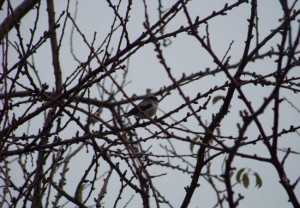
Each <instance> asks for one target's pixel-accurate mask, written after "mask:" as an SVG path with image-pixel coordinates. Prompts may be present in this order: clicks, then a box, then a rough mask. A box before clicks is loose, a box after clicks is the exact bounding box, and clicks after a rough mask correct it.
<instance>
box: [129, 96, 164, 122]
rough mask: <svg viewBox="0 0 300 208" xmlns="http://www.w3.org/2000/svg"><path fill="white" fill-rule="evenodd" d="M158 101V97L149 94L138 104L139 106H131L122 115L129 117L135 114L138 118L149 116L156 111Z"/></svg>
mask: <svg viewBox="0 0 300 208" xmlns="http://www.w3.org/2000/svg"><path fill="white" fill-rule="evenodd" d="M158 103H159V101H158V99H157V98H156V97H155V96H153V95H151V96H149V97H147V98H146V99H144V100H143V101H141V102H140V103H139V104H138V107H139V108H137V107H134V108H132V109H131V110H130V111H128V112H127V113H125V114H124V116H125V117H129V116H132V115H135V116H137V117H139V118H150V117H152V116H153V115H154V114H155V113H156V111H157V106H158Z"/></svg>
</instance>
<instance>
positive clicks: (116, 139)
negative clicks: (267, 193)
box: [0, 0, 300, 208]
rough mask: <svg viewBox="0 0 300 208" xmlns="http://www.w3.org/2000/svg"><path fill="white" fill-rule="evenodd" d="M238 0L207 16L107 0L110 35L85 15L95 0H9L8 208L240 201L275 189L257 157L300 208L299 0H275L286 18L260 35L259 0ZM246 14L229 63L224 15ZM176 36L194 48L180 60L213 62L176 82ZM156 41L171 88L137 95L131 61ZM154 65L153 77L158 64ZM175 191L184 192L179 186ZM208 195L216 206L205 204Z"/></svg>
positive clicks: (5, 32)
mask: <svg viewBox="0 0 300 208" xmlns="http://www.w3.org/2000/svg"><path fill="white" fill-rule="evenodd" d="M230 2H231V3H226V4H225V5H220V4H221V3H220V2H219V3H218V4H219V5H220V7H218V8H215V10H214V11H212V12H211V13H210V14H208V15H206V16H203V14H196V15H195V14H194V13H192V12H191V11H192V5H193V2H190V1H187V0H186V1H185V0H178V1H173V2H172V3H170V2H168V3H165V2H163V1H157V2H155V6H156V8H157V9H156V10H155V11H154V10H153V9H151V8H149V7H151V6H153V5H154V1H146V0H144V1H130V0H129V1H110V0H107V1H106V2H104V1H103V2H101V5H102V7H103V8H104V10H105V11H107V13H105V14H101V15H102V18H103V19H109V20H108V22H110V25H109V27H108V28H109V29H107V27H104V24H103V23H100V22H101V19H99V20H98V19H92V16H91V19H92V20H90V21H89V22H86V24H87V25H88V24H95V25H97V27H98V28H100V29H99V31H100V30H101V32H100V35H99V31H98V32H95V33H94V34H93V36H92V38H90V37H91V36H90V34H86V32H85V30H84V29H82V25H80V24H79V22H80V18H82V16H80V15H78V14H79V13H80V11H81V9H82V8H81V5H83V4H89V3H91V2H89V1H84V2H82V1H79V2H76V3H75V2H73V1H66V2H64V3H65V7H64V8H61V7H59V8H58V7H55V5H54V3H58V2H54V1H53V0H47V1H36V0H24V1H23V2H22V3H20V4H19V5H14V4H13V2H12V1H10V0H7V1H1V9H2V16H3V17H4V14H5V15H6V18H5V19H3V21H2V23H1V26H0V39H1V57H2V60H1V64H2V68H3V71H1V77H0V81H1V85H0V86H1V93H0V99H1V103H2V107H1V112H0V114H1V115H0V123H1V132H0V138H1V143H0V158H1V169H0V176H1V177H0V181H1V182H0V186H1V188H0V192H1V200H0V201H1V203H0V205H1V207H179V206H181V207H189V206H192V207H195V206H197V205H198V206H200V204H201V205H202V206H203V207H230V208H234V207H239V206H240V207H242V206H243V205H242V203H243V201H244V200H246V199H247V198H249V197H250V198H251V195H247V191H245V190H246V189H247V188H248V187H249V185H250V184H255V186H256V187H257V188H260V187H262V186H263V181H264V177H263V176H262V175H263V174H262V172H260V171H259V170H257V169H253V168H252V167H251V165H250V164H249V165H248V161H251V162H254V163H255V164H257V166H259V167H261V169H260V170H263V169H264V167H265V166H266V165H268V167H269V166H270V167H272V168H271V171H272V173H273V174H277V176H276V177H274V178H273V179H272V180H273V181H274V182H275V183H277V182H278V181H279V182H280V186H281V189H282V190H283V191H284V192H285V193H286V195H287V200H286V202H284V203H286V204H290V205H291V206H292V207H295V208H299V207H300V204H299V190H300V188H299V180H300V173H299V168H298V169H297V171H298V172H297V171H296V177H294V176H291V175H290V174H291V172H290V169H289V168H288V167H287V166H288V165H287V164H290V163H291V164H292V166H297V165H298V164H299V154H300V151H299V148H298V147H299V128H300V123H299V119H292V120H291V121H290V122H287V121H285V120H284V119H283V117H284V114H288V115H296V116H295V117H299V113H300V109H299V106H298V104H299V103H298V104H297V99H298V100H299V98H297V93H298V92H299V91H300V84H299V79H300V73H299V65H300V57H299V40H300V29H299V28H300V26H299V15H300V6H299V2H298V1H296V0H295V1H287V0H279V2H276V3H277V4H278V5H280V6H281V11H282V15H281V18H280V19H279V20H278V21H277V25H276V27H274V28H273V29H272V30H271V31H268V32H267V33H266V32H264V33H263V34H262V33H261V31H262V30H261V27H262V26H261V25H260V23H261V22H260V21H261V20H260V17H261V13H260V12H259V11H260V10H259V6H260V3H261V2H260V1H257V0H251V1H249V2H248V1H247V0H239V1H236V2H232V1H230ZM273 3H274V2H273ZM60 4H61V2H60ZM165 4H167V5H165ZM203 4H204V3H203ZM222 4H224V3H222ZM270 4H271V3H270ZM137 5H139V6H140V7H139V8H142V9H143V19H142V20H141V22H142V27H141V28H142V29H141V30H140V31H139V33H138V34H136V30H134V32H132V31H133V27H137V26H135V25H133V23H132V22H134V19H135V18H138V17H137V16H135V15H136V14H135V13H134V12H133V10H134V9H133V8H135V7H136V6H137ZM245 8H246V9H245ZM101 9H102V8H101ZM243 9H245V10H246V11H247V12H248V13H249V15H247V19H243V18H241V19H240V21H243V22H247V25H246V26H245V28H246V29H247V31H246V33H245V34H242V33H241V34H240V36H242V38H243V39H244V44H243V45H242V46H240V47H239V51H238V53H237V54H239V55H238V56H237V55H234V52H233V47H235V46H236V43H235V41H236V40H235V39H232V40H231V42H228V43H226V44H227V47H226V48H227V49H226V50H225V53H223V54H222V55H219V54H220V53H219V51H218V50H217V47H216V46H215V41H216V39H215V38H214V37H212V36H215V34H212V33H211V28H212V27H214V26H215V25H214V21H215V20H219V19H224V21H226V16H228V15H231V14H232V13H234V12H236V11H239V10H243ZM99 10H100V8H99ZM45 11H47V12H45ZM109 14H110V15H109ZM90 15H92V14H90ZM198 15H199V16H198ZM26 18H29V19H26ZM179 18H181V20H183V21H182V22H183V23H182V22H181V21H179V22H180V23H179V22H177V21H178V20H179ZM46 21H48V23H47V25H48V26H47V27H46ZM25 23H30V24H25ZM227 24H231V23H230V22H228V23H227ZM29 25H30V26H29ZM139 26H141V25H139ZM45 28H46V29H45ZM224 28H226V27H224ZM103 31H104V32H103ZM105 31H107V32H105ZM218 38H222V34H218ZM178 39H183V40H184V41H193V44H194V46H193V47H194V48H193V49H189V50H188V51H184V50H185V49H182V50H183V51H181V52H182V53H187V54H189V53H197V52H196V51H198V52H199V54H200V53H201V54H206V55H205V56H202V58H203V57H207V58H208V59H210V62H211V63H212V64H211V65H209V66H206V67H200V68H197V69H194V70H193V71H191V72H190V71H186V72H184V70H183V71H181V72H180V73H182V75H181V76H178V72H177V71H176V69H175V67H173V62H172V59H170V58H168V55H169V53H168V49H169V48H172V47H173V46H174V45H175V44H176V43H177V42H178V41H179V40H178ZM147 47H148V48H149V47H150V48H152V49H154V50H153V51H152V52H151V53H152V55H153V56H156V61H157V62H158V63H159V67H160V73H159V74H157V75H155V76H157V77H160V76H164V77H166V78H167V80H168V82H166V83H165V82H161V85H160V86H157V85H154V86H153V88H151V89H147V90H146V88H147V87H146V86H141V87H142V88H143V89H145V93H144V94H140V95H136V94H133V93H131V92H129V91H128V88H127V87H128V86H129V85H130V81H132V82H134V81H135V80H129V73H130V71H131V70H132V68H131V67H130V61H132V60H135V59H136V57H135V54H137V53H140V52H141V51H142V50H143V49H145V48H147ZM81 50H83V51H84V54H85V55H84V56H83V57H82V56H81V55H78V54H81V53H80V52H81ZM194 50H195V52H194ZM45 51H47V52H46V53H45ZM235 54H236V53H235ZM233 56H235V57H234V58H233ZM36 57H38V59H39V60H38V61H37V60H36V59H37V58H36ZM70 57H71V58H70ZM199 57H200V55H199ZM178 58H179V59H182V62H186V63H188V61H187V60H185V59H184V58H182V57H178ZM233 59H234V60H233ZM48 60H51V62H52V66H51V67H50V66H49V65H46V64H45V63H46V61H48ZM144 65H145V67H144V69H141V70H144V71H142V73H145V72H146V71H150V70H151V69H150V68H147V64H144ZM263 67H267V68H268V69H267V70H266V69H263ZM49 69H51V71H49ZM152 73H156V71H153V72H152ZM136 77H137V78H138V79H139V80H140V81H141V82H143V81H144V80H146V79H148V78H147V76H136ZM207 80H208V81H207ZM154 82H155V80H153V83H154ZM202 83H206V86H205V87H202V89H201V90H200V88H199V86H200V84H202ZM149 95H154V96H156V97H158V99H159V100H160V102H161V105H160V108H159V114H158V115H159V116H158V115H157V116H154V117H152V118H147V119H142V120H141V119H138V118H125V117H124V116H123V115H124V114H125V113H126V112H127V110H128V109H127V108H128V107H130V106H136V101H140V100H142V99H144V98H146V97H147V96H149ZM167 100H169V101H168V102H169V107H168V108H166V107H163V106H164V105H163V103H164V102H165V101H167ZM174 101H176V102H174ZM216 106H218V107H217V108H216ZM266 121H267V122H266ZM228 129H230V130H228ZM290 138H293V140H291V139H290ZM296 142H297V143H296ZM295 143H296V144H297V145H298V146H297V145H296V146H295ZM258 149H260V150H261V151H256V150H258ZM238 161H241V162H242V164H244V165H243V166H241V165H240V163H238ZM298 166H299V165H298ZM170 175H172V177H169V176H170ZM166 178H167V179H166ZM183 178H184V180H183ZM181 179H182V180H181ZM164 180H166V181H164ZM167 181H168V182H167ZM170 183H171V184H170ZM176 183H178V184H184V186H181V187H180V190H173V189H172V188H171V187H172V184H176ZM176 187H177V186H176ZM167 190H168V191H167ZM207 190H209V192H210V193H213V196H211V197H212V198H213V200H211V199H207V200H206V201H205V202H204V201H203V199H205V196H204V198H203V196H202V195H201V193H205V191H207ZM198 191H200V192H201V191H202V192H201V193H198ZM297 191H298V194H297ZM168 192H170V193H168ZM177 192H178V193H180V197H181V198H180V199H178V198H176V200H175V199H174V195H175V193H177Z"/></svg>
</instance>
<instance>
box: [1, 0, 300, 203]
mask: <svg viewBox="0 0 300 208" xmlns="http://www.w3.org/2000/svg"><path fill="white" fill-rule="evenodd" d="M155 2H156V1H148V9H149V11H148V12H149V16H150V20H151V22H152V23H153V22H155V21H156V20H157V19H158V14H157V11H156V10H157V4H156V3H155ZM162 2H163V3H164V4H165V1H162ZM167 2H168V3H170V2H171V3H172V2H173V1H167ZM225 2H229V4H230V3H232V2H234V1H223V0H211V1H208V0H195V1H192V2H190V3H189V4H188V9H189V12H190V14H191V15H192V17H193V18H195V17H196V16H199V17H200V19H201V18H203V17H206V16H207V15H209V14H211V13H212V12H213V11H214V10H219V9H221V8H223V7H224V4H225ZM19 3H20V1H13V2H12V4H13V5H18V4H19ZM54 3H55V6H56V8H57V12H56V17H58V16H59V15H60V13H61V12H62V11H63V10H65V8H66V1H63V0H59V1H55V2H54ZM171 3H170V4H171ZM299 5H300V4H299V3H298V5H297V6H298V7H299ZM42 8H43V9H42V11H44V12H43V13H41V14H40V15H41V19H40V20H39V25H40V27H39V34H40V35H42V34H43V32H44V31H45V30H47V28H48V22H47V13H46V5H45V2H43V3H42ZM71 8H72V9H71V15H73V13H72V12H74V8H75V1H72V3H71ZM168 8H169V7H168V6H167V5H165V9H168ZM249 14H250V4H244V5H243V6H240V7H239V8H238V9H233V10H232V11H230V12H229V13H228V15H227V16H222V17H218V18H215V19H213V20H212V21H210V22H209V31H210V38H211V43H212V47H213V49H214V51H215V53H216V54H217V55H218V56H219V57H223V56H224V54H225V52H226V51H227V49H228V47H229V45H230V43H231V42H232V41H234V43H233V45H232V48H231V51H230V56H231V59H230V63H231V64H233V63H237V62H238V61H239V60H240V58H241V53H242V51H243V46H244V41H245V39H246V33H247V29H248V22H247V19H248V18H249ZM34 15H35V12H31V13H30V14H29V15H28V16H27V17H25V18H24V20H22V24H21V30H22V31H23V35H24V36H25V37H24V40H25V41H26V32H27V33H28V36H27V38H29V37H30V36H29V35H30V34H29V32H28V31H29V28H30V27H32V25H33V22H32V18H34ZM258 15H259V28H260V34H259V35H260V36H259V37H260V40H261V39H263V38H264V37H266V36H267V35H268V34H269V33H270V31H271V30H272V29H274V28H276V27H277V26H278V25H279V21H278V20H279V18H281V17H282V10H281V6H280V4H279V1H271V0H262V1H258ZM4 17H5V11H1V13H0V19H3V18H4ZM112 18H113V13H112V10H111V9H109V8H108V6H107V3H106V1H101V0H88V1H79V5H78V14H77V20H76V21H77V24H78V26H79V28H80V30H81V31H83V32H84V33H85V36H86V38H87V40H89V41H92V38H93V35H94V32H95V31H96V32H97V40H98V41H99V43H98V44H96V46H99V45H100V44H101V43H102V41H103V38H104V37H105V36H106V35H107V33H108V32H109V30H110V26H111V23H112ZM144 21H145V16H144V7H143V4H142V1H134V3H133V7H132V11H131V17H130V23H129V28H128V31H129V37H130V40H131V41H134V40H135V38H137V37H139V36H140V35H141V33H142V31H143V30H144V27H143V22H144ZM181 25H187V20H186V18H185V16H184V15H183V13H181V14H179V15H178V17H176V21H173V22H172V23H171V24H170V25H169V26H168V27H167V28H166V32H168V31H172V30H175V29H176V28H179V27H180V26H181ZM67 28H68V29H67V32H66V34H65V38H64V45H63V50H61V53H60V56H61V58H62V61H61V66H62V70H63V76H64V78H66V77H68V76H69V75H70V74H71V73H72V72H73V70H74V69H75V68H76V67H77V65H78V64H77V63H76V62H75V61H74V60H73V59H72V56H71V55H70V47H69V41H70V29H71V24H69V25H68V27H67ZM199 30H200V32H201V33H202V34H204V31H205V27H204V26H200V29H199ZM294 32H295V33H296V32H297V27H295V29H294ZM14 34H15V32H14V31H12V32H11V33H10V37H9V38H10V39H11V40H14V39H15V40H17V39H16V38H14ZM59 34H60V33H58V35H59ZM38 38H39V37H38V36H37V37H36V39H38ZM279 39H280V36H277V37H276V38H275V39H274V42H272V43H270V44H268V45H267V46H269V45H271V44H273V45H274V46H275V40H279ZM27 41H28V40H27ZM73 41H74V51H75V54H76V56H77V57H78V58H79V59H80V60H81V61H85V60H86V59H87V57H88V55H89V49H88V48H87V47H86V46H85V44H84V43H83V41H82V39H81V37H79V36H78V35H77V34H76V35H75V36H74V40H73ZM113 41H117V37H115V39H114V40H113ZM171 41H172V44H171V45H170V46H168V47H166V48H163V52H164V55H165V59H166V61H167V64H168V65H169V66H170V67H171V69H172V73H173V74H174V76H175V77H177V78H179V77H181V76H182V74H183V73H185V74H187V75H188V74H190V73H194V72H198V71H205V69H206V68H215V67H216V65H215V63H213V61H212V58H211V57H210V56H209V54H207V52H205V50H204V49H203V48H201V46H200V44H199V43H198V42H197V41H196V40H195V39H194V38H192V37H189V36H187V35H186V34H182V35H178V36H177V37H176V38H173V39H171ZM267 46H266V47H265V49H262V51H267V50H268V49H269V48H268V47H267ZM49 47H50V44H46V45H44V46H43V47H41V48H40V49H39V51H38V53H37V54H36V55H35V62H36V65H37V66H38V67H39V69H38V70H40V75H41V79H42V82H43V83H44V82H47V83H48V84H49V85H50V86H51V87H53V86H54V82H53V80H54V77H53V73H52V70H53V69H52V60H51V55H50V50H49ZM156 55H157V54H156V53H154V47H153V45H151V44H149V45H146V46H144V47H143V48H142V49H140V50H139V51H138V52H137V53H136V54H134V55H133V56H132V57H131V58H130V62H129V74H128V80H130V84H128V85H127V86H126V88H125V91H126V93H127V94H128V95H130V96H131V95H133V94H137V95H143V94H145V92H146V90H147V89H151V90H152V91H153V92H156V91H158V90H159V89H160V88H161V87H163V86H166V85H168V84H170V83H171V81H170V79H169V77H168V76H167V74H166V73H165V71H164V69H163V67H162V66H161V65H160V63H159V60H158V59H157V57H156ZM15 60H17V55H16V54H15V53H14V52H13V51H11V59H10V61H11V62H10V66H11V65H13V64H14V63H15ZM93 67H94V68H96V67H97V64H96V63H95V64H94V65H92V68H93ZM274 67H276V63H274V60H264V61H262V62H260V63H257V64H249V66H248V67H247V70H249V71H251V70H253V71H254V70H259V72H261V71H263V72H262V74H267V73H269V72H271V71H274ZM292 73H295V74H296V75H298V76H299V73H300V72H299V71H295V70H294V71H293V72H292ZM120 80H121V79H120ZM225 80H226V77H225V75H224V74H219V75H218V76H216V77H214V78H212V77H208V78H204V79H201V80H200V81H197V82H195V83H194V84H192V85H189V86H186V87H183V90H184V92H185V93H186V94H187V95H189V96H191V97H193V96H195V94H196V93H198V92H201V93H204V92H207V91H208V90H209V89H210V88H212V87H213V86H214V85H218V84H221V83H224V81H225ZM271 89H272V87H266V88H264V89H262V88H260V90H257V88H254V87H248V90H247V91H246V95H247V97H248V98H249V99H251V100H252V101H253V106H254V107H258V106H259V105H260V104H261V103H262V102H263V97H265V96H267V95H268V93H269V92H270V91H271ZM223 93H224V94H225V92H223ZM219 94H221V92H219V93H218V94H216V95H219ZM224 94H223V95H224ZM95 96H97V93H96V92H95ZM118 96H119V99H120V100H121V99H122V95H121V94H119V95H118ZM282 96H286V97H287V98H288V99H289V100H290V101H291V102H293V104H294V105H295V106H298V107H299V106H300V98H299V96H295V94H291V93H290V92H286V91H282ZM92 97H93V96H92ZM238 102H239V101H238V100H237V99H235V100H234V101H233V104H232V105H234V104H236V103H238ZM182 103H184V100H183V99H182V98H180V96H178V94H177V93H172V94H171V95H170V96H168V97H166V98H165V99H164V100H163V101H162V102H161V103H160V108H161V109H162V110H163V111H166V112H168V111H169V110H172V109H174V108H176V107H178V106H179V105H181V104H182ZM237 105H238V104H237ZM238 106H239V105H238ZM239 107H240V108H244V106H243V105H242V104H241V106H239ZM219 108H220V105H218V104H217V105H212V104H211V105H209V108H208V109H207V110H206V111H204V112H202V113H201V118H202V119H203V120H204V121H210V120H211V115H212V113H216V112H218V110H219ZM285 109H288V110H285ZM187 111H188V109H185V110H184V111H183V112H181V114H180V113H179V114H176V115H174V117H175V118H178V119H179V118H182V115H184V114H185V113H186V112H187ZM162 115H163V113H162V112H160V111H159V112H158V113H157V116H158V117H159V116H162ZM107 116H108V117H107V119H110V118H109V115H107ZM272 118H273V117H272V110H271V109H268V110H267V112H266V114H265V115H263V116H261V117H260V119H261V121H262V123H263V124H265V125H266V126H268V127H270V126H271V125H272V124H273V122H272ZM280 118H281V122H280V127H281V128H286V129H288V128H289V126H290V125H291V124H294V125H300V119H299V113H297V112H296V111H293V110H291V107H290V106H289V104H288V103H286V102H285V103H283V104H282V114H280ZM239 121H240V117H239V111H238V110H237V109H232V112H231V115H229V116H228V117H227V118H226V119H225V120H224V121H223V122H222V126H221V131H222V133H223V134H224V135H233V136H235V135H237V134H238V133H237V127H236V124H237V123H238V122H239ZM31 125H34V124H31ZM37 125H38V124H37ZM187 125H188V127H189V128H191V129H193V130H198V128H199V126H198V124H197V122H195V121H191V122H190V123H188V124H187ZM19 130H20V131H22V129H19ZM267 132H268V133H270V132H271V129H269V130H268V131H267ZM141 133H143V132H141ZM72 134H73V132H70V135H72ZM66 135H68V133H66ZM247 135H248V136H249V137H253V138H256V137H257V136H258V131H257V130H256V127H255V126H251V127H250V128H249V131H248V133H247ZM152 142H154V141H151V142H150V143H149V144H145V146H150V145H153V149H152V152H154V153H157V154H159V153H163V152H162V149H161V148H159V146H158V145H157V143H156V144H154V143H152ZM156 142H157V141H156ZM158 142H161V141H158ZM284 142H287V144H289V146H290V145H293V147H298V150H299V149H300V138H299V135H298V136H297V134H294V135H288V136H286V138H285V141H284ZM284 142H282V143H281V145H282V147H285V144H284ZM174 145H175V147H180V148H179V151H182V152H181V153H189V145H188V144H187V143H184V144H182V143H180V142H174ZM247 148H248V149H245V150H244V151H245V152H246V153H247V152H248V153H250V152H255V153H257V154H258V155H261V156H268V153H267V150H266V149H265V148H264V147H263V146H262V145H261V146H259V145H258V146H255V147H248V146H247ZM90 158H91V155H89V154H84V153H83V154H82V155H80V156H78V160H76V164H71V171H70V173H69V174H72V178H73V179H71V180H74V184H75V183H78V180H76V178H77V177H81V176H82V173H83V172H84V170H85V168H82V169H78V163H80V164H82V165H83V166H84V164H85V163H86V162H85V160H89V159H90ZM213 162H216V164H220V165H221V164H222V160H220V161H213ZM86 164H89V163H86ZM234 164H235V166H236V167H238V168H243V167H249V168H251V169H253V170H254V171H256V172H258V173H259V174H260V175H261V177H262V179H263V186H262V187H261V188H260V189H257V188H255V187H254V182H253V181H252V182H253V183H252V184H250V187H249V188H248V189H245V188H244V187H242V186H239V187H238V186H237V191H240V192H241V193H243V194H244V195H245V196H246V198H245V199H244V200H243V201H242V202H241V204H240V205H241V206H240V207H243V208H252V207H273V208H282V207H291V205H290V204H289V203H288V202H287V200H288V197H287V194H286V193H285V191H284V190H283V188H282V186H281V185H280V183H279V179H278V176H277V173H276V171H275V170H274V168H273V167H272V166H271V165H269V164H265V163H257V162H256V161H251V160H246V159H240V158H236V160H235V163H234ZM214 168H216V171H218V172H219V171H220V169H219V167H214ZM286 169H287V170H288V173H289V174H290V175H289V176H290V178H291V179H292V180H295V179H296V178H297V177H299V175H300V165H299V156H298V157H297V156H291V157H290V159H289V160H288V161H287V163H286ZM150 171H153V173H159V172H161V170H157V169H153V170H150ZM164 171H165V172H167V173H168V175H166V176H164V177H161V178H158V179H157V180H154V181H156V182H157V184H160V185H161V187H162V188H161V190H163V191H162V192H163V193H164V194H165V195H166V196H167V197H168V198H169V199H170V202H171V203H172V204H173V205H174V206H175V207H178V206H179V205H180V204H181V202H182V200H183V196H184V193H185V191H184V188H183V187H185V186H187V185H189V183H190V177H189V176H184V175H176V174H174V173H172V172H170V171H167V170H164ZM12 177H15V180H18V179H17V178H18V174H17V172H16V175H15V176H12ZM179 179H180V180H179ZM200 180H201V179H200ZM204 185H205V184H204ZM72 190H74V187H72V185H69V186H68V190H67V191H69V192H70V193H72ZM109 191H110V190H108V192H109ZM296 191H297V193H298V196H300V188H299V186H298V188H297V189H296ZM128 196H131V193H128ZM195 196H196V197H195V198H193V200H192V202H191V206H190V207H212V206H213V205H214V204H213V202H214V200H211V199H213V197H214V195H213V192H212V191H211V190H210V188H209V189H205V188H202V186H201V187H200V189H199V190H197V192H196V193H195ZM114 197H115V196H114V195H111V196H109V197H108V199H114ZM108 199H107V200H105V204H106V206H107V207H110V206H112V204H113V202H112V201H109V200H108ZM126 200H128V198H127V199H124V201H126ZM134 200H137V202H136V203H138V202H139V197H136V198H134ZM134 200H133V203H135V202H134ZM199 202H201V204H199ZM131 207H133V206H131ZM162 207H163V206H162Z"/></svg>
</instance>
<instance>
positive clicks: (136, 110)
mask: <svg viewBox="0 0 300 208" xmlns="http://www.w3.org/2000/svg"><path fill="white" fill-rule="evenodd" d="M151 106H152V105H151V103H148V104H146V105H144V104H143V102H142V103H140V104H139V108H140V109H141V110H142V111H146V110H147V109H149V108H151ZM138 112H139V109H138V108H132V109H131V110H130V111H128V112H127V113H126V114H125V116H126V117H128V116H131V115H135V114H137V113H138Z"/></svg>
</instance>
